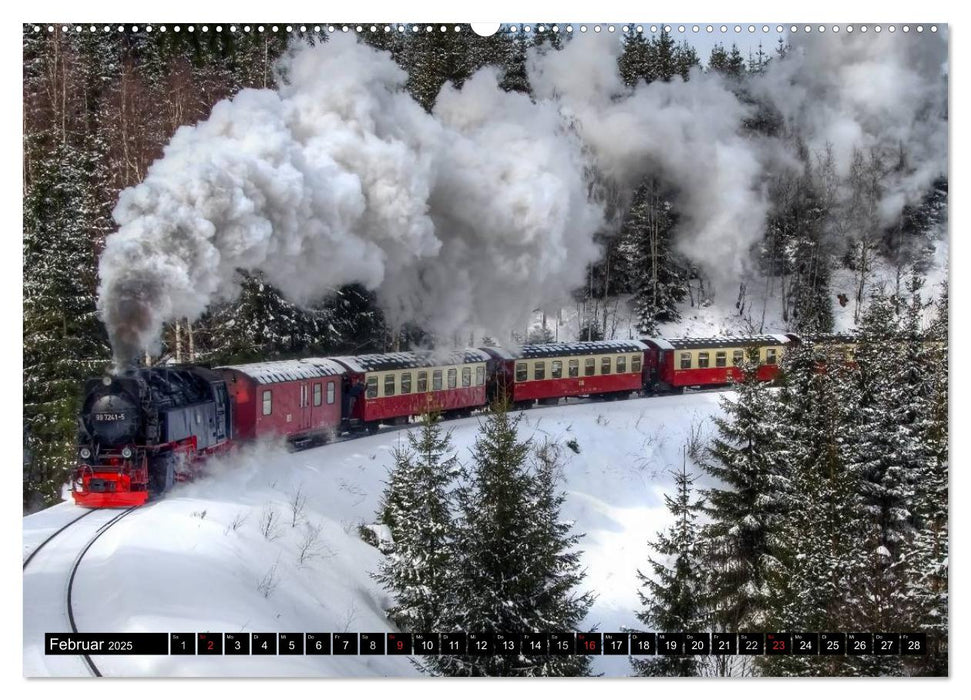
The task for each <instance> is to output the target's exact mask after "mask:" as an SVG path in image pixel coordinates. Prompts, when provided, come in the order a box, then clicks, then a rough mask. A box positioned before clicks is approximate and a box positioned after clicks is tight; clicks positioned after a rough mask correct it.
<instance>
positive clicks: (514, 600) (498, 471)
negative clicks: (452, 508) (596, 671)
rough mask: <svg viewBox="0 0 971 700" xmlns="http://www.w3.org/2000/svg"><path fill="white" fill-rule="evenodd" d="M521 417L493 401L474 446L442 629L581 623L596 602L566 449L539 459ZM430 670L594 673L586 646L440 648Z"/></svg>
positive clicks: (548, 628) (534, 628)
mask: <svg viewBox="0 0 971 700" xmlns="http://www.w3.org/2000/svg"><path fill="white" fill-rule="evenodd" d="M520 419H521V414H520V415H519V416H516V417H514V416H512V415H510V414H509V413H508V412H507V410H506V406H504V405H502V404H497V405H495V406H493V407H492V409H491V410H490V413H489V415H488V417H487V418H486V419H485V420H484V422H483V424H482V426H481V429H480V432H479V435H478V437H477V438H476V441H475V446H474V447H473V450H472V457H473V461H474V465H475V466H474V468H473V469H470V470H467V472H466V474H465V476H464V481H463V483H462V484H461V485H460V487H459V488H458V489H457V491H456V495H457V502H458V508H459V517H458V526H457V532H456V538H455V547H454V549H453V551H454V553H455V562H454V569H453V572H452V573H453V577H452V579H451V582H450V585H451V593H450V596H449V599H448V600H447V601H446V605H445V610H444V614H443V618H442V623H443V624H442V627H441V630H442V631H453V630H454V631H478V632H484V633H490V632H553V631H571V630H575V629H577V626H578V625H579V623H580V621H581V620H582V619H583V617H584V615H585V614H586V611H587V609H588V608H589V606H590V603H591V598H590V596H589V595H588V594H580V593H577V592H575V590H574V589H575V587H576V586H577V585H578V584H579V583H580V582H581V581H582V578H583V573H582V572H581V571H580V569H579V564H578V554H577V552H576V551H575V550H574V547H575V544H576V542H577V537H576V536H574V535H571V534H570V525H569V524H568V523H564V522H562V521H561V518H560V513H559V510H560V506H561V504H562V502H563V496H562V494H560V493H558V492H557V489H556V482H557V474H558V472H559V469H560V467H559V458H558V456H557V455H556V453H555V452H553V451H551V449H552V448H549V447H544V448H541V451H540V452H539V453H538V454H537V456H536V465H535V466H534V468H532V469H531V468H530V465H529V454H530V444H529V442H528V441H521V440H519V438H518V435H517V426H518V424H519V421H520ZM427 666H428V668H429V670H431V671H432V672H434V673H436V674H440V675H448V676H573V675H585V674H586V673H587V672H588V669H589V660H588V659H587V658H586V657H584V656H564V657H557V656H531V655H527V654H520V655H518V656H441V657H433V658H431V659H429V660H428V661H427Z"/></svg>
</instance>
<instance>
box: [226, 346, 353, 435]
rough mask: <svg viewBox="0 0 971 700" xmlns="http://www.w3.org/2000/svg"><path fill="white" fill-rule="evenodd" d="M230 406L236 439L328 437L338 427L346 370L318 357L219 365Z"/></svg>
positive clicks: (337, 429) (331, 361)
mask: <svg viewBox="0 0 971 700" xmlns="http://www.w3.org/2000/svg"><path fill="white" fill-rule="evenodd" d="M219 371H221V372H222V374H223V377H224V378H225V379H226V386H227V388H228V389H229V395H230V397H231V400H232V405H233V426H234V434H233V438H234V439H235V440H252V439H254V438H261V437H271V436H283V437H286V438H287V440H288V441H290V442H292V443H294V444H305V443H309V442H312V441H317V440H322V439H326V438H328V437H329V436H330V435H332V434H334V433H335V432H337V431H339V429H340V425H341V392H342V386H341V384H342V379H343V374H344V368H343V367H342V366H341V365H339V364H337V363H336V362H334V361H333V360H327V359H322V358H309V359H305V360H285V361H280V362H259V363H254V364H246V365H232V366H228V367H220V368H219Z"/></svg>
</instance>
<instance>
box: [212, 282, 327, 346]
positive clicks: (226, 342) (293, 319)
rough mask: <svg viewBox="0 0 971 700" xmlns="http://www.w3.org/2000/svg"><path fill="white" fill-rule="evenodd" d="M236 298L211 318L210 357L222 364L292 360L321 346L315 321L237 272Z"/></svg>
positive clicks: (269, 288)
mask: <svg viewBox="0 0 971 700" xmlns="http://www.w3.org/2000/svg"><path fill="white" fill-rule="evenodd" d="M240 278H241V284H240V293H239V297H238V298H237V299H236V300H235V301H234V302H232V303H230V304H227V305H226V306H224V307H223V308H222V309H220V310H218V311H217V312H216V313H215V314H214V319H213V324H212V325H213V330H212V335H211V338H210V341H209V342H210V345H211V350H210V352H211V355H212V356H214V357H216V358H218V359H219V360H220V361H222V362H241V361H254V360H266V359H273V358H281V357H293V356H296V355H299V354H301V353H303V352H305V351H306V350H307V349H309V348H310V347H311V346H313V345H314V344H315V343H320V344H323V342H322V341H324V342H325V339H324V338H322V337H321V336H324V335H326V333H322V332H321V330H322V329H321V328H320V326H319V324H318V317H317V314H315V313H314V312H313V311H308V310H305V309H302V308H300V307H299V306H297V305H296V304H294V303H292V302H290V301H289V300H287V299H286V298H285V297H284V296H283V295H282V294H281V293H280V292H278V291H277V290H276V289H274V288H273V287H272V286H270V285H269V284H267V283H266V282H265V281H264V279H263V276H262V275H261V274H260V273H255V274H249V273H245V272H243V271H240Z"/></svg>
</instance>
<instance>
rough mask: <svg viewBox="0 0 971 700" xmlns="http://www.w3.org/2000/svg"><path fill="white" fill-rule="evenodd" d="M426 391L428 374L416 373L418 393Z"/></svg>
mask: <svg viewBox="0 0 971 700" xmlns="http://www.w3.org/2000/svg"><path fill="white" fill-rule="evenodd" d="M423 391H428V372H419V373H418V392H419V393H421V392H423Z"/></svg>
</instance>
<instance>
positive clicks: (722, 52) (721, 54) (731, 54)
mask: <svg viewBox="0 0 971 700" xmlns="http://www.w3.org/2000/svg"><path fill="white" fill-rule="evenodd" d="M708 70H709V71H715V72H716V73H720V74H721V75H723V76H725V77H726V78H730V79H732V80H741V79H742V77H743V76H744V75H745V60H744V59H743V58H742V52H741V51H739V50H738V46H736V45H735V44H732V50H731V51H727V50H726V49H725V47H724V45H722V44H715V46H714V48H713V49H712V50H711V55H710V56H709V57H708Z"/></svg>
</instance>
